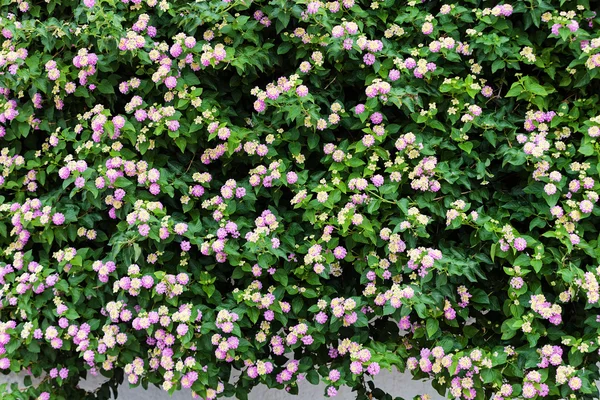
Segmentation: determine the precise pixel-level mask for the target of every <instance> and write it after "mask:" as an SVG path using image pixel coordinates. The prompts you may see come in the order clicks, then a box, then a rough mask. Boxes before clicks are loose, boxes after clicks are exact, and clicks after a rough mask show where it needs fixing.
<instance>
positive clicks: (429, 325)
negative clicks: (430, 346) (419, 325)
mask: <svg viewBox="0 0 600 400" xmlns="http://www.w3.org/2000/svg"><path fill="white" fill-rule="evenodd" d="M425 326H426V331H427V337H428V338H430V339H431V338H433V337H434V336H435V334H436V333H437V332H438V331H439V329H440V322H439V321H438V320H437V319H435V318H427V322H426V325H425Z"/></svg>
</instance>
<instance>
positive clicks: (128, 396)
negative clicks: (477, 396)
mask: <svg viewBox="0 0 600 400" xmlns="http://www.w3.org/2000/svg"><path fill="white" fill-rule="evenodd" d="M9 381H14V382H18V381H19V376H17V375H7V376H4V375H0V383H4V382H9ZM99 383H101V380H99V379H90V380H89V381H87V382H85V384H82V385H81V386H82V387H86V388H94V387H97V386H98V385H99ZM376 383H377V385H378V386H379V387H380V388H381V389H383V390H385V391H386V392H388V393H389V394H391V395H393V396H403V397H404V398H405V399H407V400H408V399H412V398H413V396H416V395H422V394H429V395H431V400H441V399H443V397H441V396H439V395H438V394H437V392H436V391H435V390H434V389H433V388H432V387H431V385H430V384H429V383H428V382H418V381H413V380H411V379H410V375H408V374H401V373H399V372H393V373H392V372H389V371H382V372H381V374H379V375H378V376H377V379H376ZM324 388H325V386H324V385H318V386H314V385H311V384H310V383H308V382H306V381H304V382H302V384H301V385H300V394H299V396H292V395H290V394H287V393H284V392H283V391H281V390H270V389H267V388H266V387H264V386H259V387H256V388H255V389H254V390H253V391H252V393H250V400H288V399H289V400H300V399H302V400H304V399H312V400H317V399H323V398H325V396H324V395H323V393H324ZM190 393H191V392H190V391H181V392H176V393H175V394H174V395H173V397H170V396H169V395H168V394H167V393H166V392H163V391H162V390H160V389H158V388H149V389H148V390H147V391H145V390H144V389H142V388H139V387H138V388H135V389H129V387H128V385H123V387H122V391H121V390H120V391H119V400H168V399H171V400H184V399H185V400H188V399H191V398H192V396H191V394H190ZM1 398H2V394H1V393H0V399H1ZM335 398H336V399H339V400H350V399H354V397H353V395H352V392H351V391H350V389H345V390H343V389H342V390H340V391H339V393H338V395H337V397H335Z"/></svg>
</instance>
